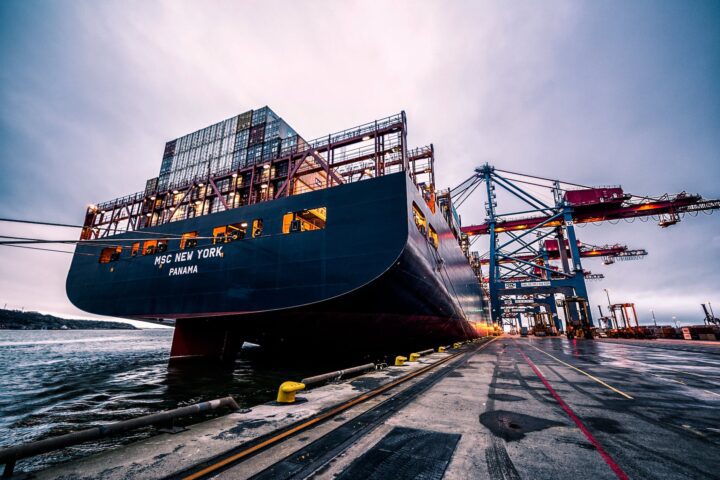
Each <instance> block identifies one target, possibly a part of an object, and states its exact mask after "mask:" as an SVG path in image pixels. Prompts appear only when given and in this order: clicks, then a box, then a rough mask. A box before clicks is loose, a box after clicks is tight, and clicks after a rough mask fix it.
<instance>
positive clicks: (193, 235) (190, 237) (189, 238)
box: [180, 232, 198, 250]
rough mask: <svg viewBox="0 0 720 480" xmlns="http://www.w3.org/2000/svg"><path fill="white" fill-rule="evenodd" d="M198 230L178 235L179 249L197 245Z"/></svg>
mask: <svg viewBox="0 0 720 480" xmlns="http://www.w3.org/2000/svg"><path fill="white" fill-rule="evenodd" d="M197 236H198V232H185V233H183V234H182V237H180V250H185V249H186V248H192V247H194V246H196V245H197Z"/></svg>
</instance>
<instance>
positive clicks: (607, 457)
mask: <svg viewBox="0 0 720 480" xmlns="http://www.w3.org/2000/svg"><path fill="white" fill-rule="evenodd" d="M520 355H522V356H523V358H524V359H525V361H526V362H527V363H528V365H530V368H532V369H533V372H535V375H537V376H538V377H539V378H540V380H541V381H542V383H543V384H544V385H545V387H547V389H548V390H549V391H550V393H551V394H552V396H553V397H554V398H555V400H557V402H558V403H559V404H560V406H561V407H562V409H563V410H565V413H567V414H568V416H569V417H570V419H571V420H572V421H573V422H575V425H577V427H578V428H579V429H580V431H581V432H582V433H583V434H584V435H585V437H586V438H587V439H588V440H590V443H592V444H593V445H594V446H595V448H596V449H597V451H598V453H599V454H600V456H601V457H602V458H603V460H605V463H607V464H608V466H609V467H610V468H611V469H612V471H613V472H615V475H617V477H618V478H619V479H621V480H629V477H628V476H627V475H626V474H625V472H623V470H622V468H620V466H619V465H618V464H617V463H615V460H613V459H612V457H611V456H610V454H609V453H607V452H606V451H605V449H604V448H603V447H602V445H600V442H598V441H597V440H596V439H595V437H593V434H592V433H590V430H588V429H587V427H586V426H585V424H584V423H582V420H580V419H579V418H578V417H577V416H576V415H575V414H574V413H573V411H572V410H570V407H569V406H568V405H567V403H565V402H564V401H563V399H562V398H560V395H558V394H557V392H555V390H554V389H553V388H552V387H551V386H550V382H548V381H547V379H546V378H545V377H544V376H543V374H542V373H540V370H538V368H537V367H536V366H535V364H534V363H533V362H532V360H530V359H529V358H528V356H527V355H525V352H523V351H522V350H520Z"/></svg>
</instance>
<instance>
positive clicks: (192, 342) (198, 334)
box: [170, 319, 243, 364]
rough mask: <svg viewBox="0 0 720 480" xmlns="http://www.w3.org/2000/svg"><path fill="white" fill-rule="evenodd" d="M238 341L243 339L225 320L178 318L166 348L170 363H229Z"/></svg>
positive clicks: (232, 358)
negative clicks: (168, 348) (168, 350)
mask: <svg viewBox="0 0 720 480" xmlns="http://www.w3.org/2000/svg"><path fill="white" fill-rule="evenodd" d="M242 344H243V339H242V338H241V337H240V335H239V334H238V332H237V331H236V330H235V329H234V328H233V327H232V325H230V324H228V323H226V322H218V321H210V320H198V319H178V320H177V321H176V322H175V333H174V335H173V341H172V347H171V349H170V363H171V364H176V363H185V362H189V361H206V362H220V363H230V362H233V361H234V360H235V358H236V357H237V354H238V352H239V351H240V348H241V346H242Z"/></svg>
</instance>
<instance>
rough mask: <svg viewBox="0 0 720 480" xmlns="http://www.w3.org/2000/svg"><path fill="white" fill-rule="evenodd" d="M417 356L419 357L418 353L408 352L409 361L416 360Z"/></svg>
mask: <svg viewBox="0 0 720 480" xmlns="http://www.w3.org/2000/svg"><path fill="white" fill-rule="evenodd" d="M418 358H420V354H419V353H411V354H410V360H409V361H410V362H417V359H418Z"/></svg>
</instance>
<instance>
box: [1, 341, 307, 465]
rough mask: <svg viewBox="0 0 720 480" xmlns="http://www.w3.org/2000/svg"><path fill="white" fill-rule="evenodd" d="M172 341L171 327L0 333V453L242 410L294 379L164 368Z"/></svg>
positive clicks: (80, 449) (94, 445)
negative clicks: (208, 410)
mask: <svg viewBox="0 0 720 480" xmlns="http://www.w3.org/2000/svg"><path fill="white" fill-rule="evenodd" d="M171 340H172V330H171V329H157V330H137V331H118V332H113V331H107V330H105V331H93V330H69V331H57V330H55V331H40V330H35V331H10V330H0V431H2V434H0V447H3V446H9V445H15V444H18V443H25V442H29V441H33V440H38V439H42V438H48V437H52V436H57V435H62V434H65V433H68V432H71V431H76V430H80V429H83V428H89V427H91V426H94V425H99V424H104V423H110V422H115V421H120V420H125V419H128V418H132V417H137V416H140V415H146V414H150V413H155V412H158V411H162V410H168V409H171V408H177V407H179V406H185V405H190V404H192V403H197V402H201V401H205V400H210V399H213V398H218V397H223V396H227V395H232V396H233V397H235V399H236V400H237V401H238V403H239V404H240V405H241V406H242V407H247V406H251V405H255V404H257V403H261V402H265V401H268V400H271V399H272V398H273V396H274V393H275V389H276V388H277V385H278V383H279V382H280V381H282V380H285V379H286V377H287V376H288V375H290V376H292V372H288V371H287V370H286V369H284V370H283V371H282V373H280V372H279V371H278V369H276V368H273V367H268V366H262V365H259V364H257V363H254V362H253V361H249V360H238V362H237V363H236V364H235V369H234V370H231V371H217V370H215V371H208V370H202V369H200V370H190V371H188V370H176V369H173V370H168V368H167V361H168V353H169V351H170V343H171ZM305 373H308V372H300V373H298V375H297V376H298V378H302V377H303V376H304V374H305ZM310 373H318V372H316V371H314V372H310ZM151 434H152V431H151V430H150V429H145V430H139V431H136V432H133V433H131V434H130V435H128V436H123V437H112V438H109V439H103V440H101V441H99V442H91V443H88V444H83V445H80V446H77V447H73V448H72V449H66V450H62V451H59V452H53V453H51V454H47V455H43V456H40V457H35V458H33V459H28V460H23V461H22V462H21V463H20V464H19V467H20V468H21V469H22V470H23V471H33V470H37V469H40V468H44V467H47V466H48V465H52V464H54V463H57V462H60V461H66V460H69V459H72V458H76V457H78V456H81V455H87V454H92V453H96V452H98V451H101V450H103V449H107V448H111V447H114V446H117V445H120V444H123V443H129V442H131V441H135V440H138V439H141V438H146V437H148V436H150V435H151Z"/></svg>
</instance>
